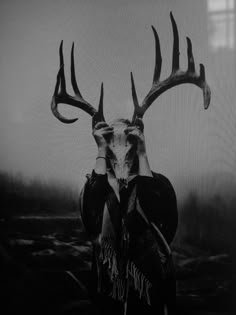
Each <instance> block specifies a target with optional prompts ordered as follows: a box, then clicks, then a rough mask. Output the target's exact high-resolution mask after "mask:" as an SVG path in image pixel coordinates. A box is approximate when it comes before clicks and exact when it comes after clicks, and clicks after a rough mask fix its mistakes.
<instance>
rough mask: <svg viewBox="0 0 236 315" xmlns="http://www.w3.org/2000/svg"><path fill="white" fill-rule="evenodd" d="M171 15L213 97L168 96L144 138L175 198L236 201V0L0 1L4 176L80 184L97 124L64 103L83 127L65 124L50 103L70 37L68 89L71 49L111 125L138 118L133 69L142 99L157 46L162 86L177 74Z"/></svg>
mask: <svg viewBox="0 0 236 315" xmlns="http://www.w3.org/2000/svg"><path fill="white" fill-rule="evenodd" d="M170 11H172V12H173V14H174V17H175V20H176V22H177V25H178V29H179V36H180V52H181V55H180V64H181V68H182V69H186V66H187V51H186V36H189V37H190V38H191V40H192V44H193V53H194V57H195V63H196V68H197V70H198V69H199V68H198V64H199V63H203V64H204V65H205V68H206V77H207V81H208V84H209V85H210V87H211V90H212V100H211V104H210V108H209V109H208V110H207V111H205V110H204V108H203V98H202V92H201V90H200V89H199V88H197V87H196V86H192V85H182V86H177V87H175V88H172V89H171V90H169V91H167V92H166V93H165V94H163V95H162V96H161V97H160V98H158V100H156V101H155V102H154V103H153V105H152V107H151V108H150V109H149V110H148V111H147V113H146V115H145V118H144V124H145V137H146V142H147V150H148V155H149V160H150V164H151V167H152V169H153V170H154V171H156V172H160V173H163V174H165V175H166V176H167V177H168V178H169V179H170V180H171V182H172V183H173V185H174V187H175V190H176V193H177V198H178V200H179V202H181V200H183V198H184V197H185V196H186V195H187V194H188V193H189V192H191V191H194V192H195V193H197V194H198V195H199V196H200V197H202V198H204V197H207V196H209V195H215V194H219V195H220V196H222V197H223V198H228V197H229V196H230V197H231V196H233V192H234V190H235V184H236V172H235V170H236V104H235V1H234V0H198V1H194V0H179V1H174V0H165V1H161V0H148V1H147V0H146V1H139V0H138V1H134V0H129V1H111V0H100V1H95V0H90V1H85V0H68V1H65V0H54V1H53V0H51V1H46V0H41V1H34V0H21V1H17V0H2V1H1V2H0V40H1V49H0V68H1V72H0V101H1V106H0V145H1V150H0V162H1V163H0V170H1V171H5V172H8V173H10V174H14V175H15V174H22V175H23V176H24V177H25V178H26V179H32V178H40V179H41V180H42V181H46V182H47V181H51V180H53V181H57V182H60V183H62V184H64V183H65V184H69V185H73V187H75V189H78V191H79V189H80V188H81V186H82V184H83V182H84V180H85V175H86V173H88V172H90V171H91V170H92V168H93V165H94V162H95V156H96V145H95V142H94V139H93V137H92V135H91V118H90V116H88V115H87V114H86V113H84V112H82V111H80V110H78V109H75V108H72V107H69V106H65V105H61V106H60V110H61V112H62V113H63V114H64V115H65V116H67V117H68V118H75V117H79V120H78V122H76V123H75V124H72V125H64V124H62V123H61V122H59V121H58V120H57V119H56V118H55V117H54V116H53V115H52V113H51V110H50V102H51V97H52V94H53V91H54V86H55V82H56V75H57V71H58V67H59V56H58V48H59V44H60V41H61V40H62V39H63V40H64V56H65V71H66V77H67V81H68V84H67V86H68V90H69V91H70V92H71V87H70V83H69V74H70V73H69V67H70V49H71V44H72V42H73V41H74V42H75V64H76V74H77V81H78V84H79V87H80V89H81V92H82V94H83V96H84V98H85V99H86V100H88V101H89V102H90V103H92V104H94V106H97V104H98V101H99V90H100V84H101V82H102V81H103V82H104V89H105V91H104V92H105V95H104V110H105V116H106V119H107V121H108V122H109V121H111V120H112V119H114V118H118V117H124V118H131V116H132V112H133V105H132V97H131V84H130V71H133V74H134V79H135V82H136V88H137V94H138V97H139V100H142V99H143V98H144V97H145V95H146V93H147V92H148V90H149V89H150V86H151V80H152V75H153V69H154V38H153V34H152V30H151V25H154V26H155V27H156V29H157V31H158V34H159V37H160V43H161V50H162V56H163V66H162V73H161V79H165V78H166V77H167V76H168V75H169V73H170V69H171V62H172V60H171V58H172V43H173V37H172V28H171V22H170V18H169V13H170Z"/></svg>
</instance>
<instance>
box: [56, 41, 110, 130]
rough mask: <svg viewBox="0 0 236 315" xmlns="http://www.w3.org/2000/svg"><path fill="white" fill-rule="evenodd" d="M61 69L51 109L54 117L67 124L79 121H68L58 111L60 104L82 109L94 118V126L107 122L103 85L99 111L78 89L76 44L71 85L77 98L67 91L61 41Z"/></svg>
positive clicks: (72, 54)
mask: <svg viewBox="0 0 236 315" xmlns="http://www.w3.org/2000/svg"><path fill="white" fill-rule="evenodd" d="M59 55H60V69H59V71H58V74H57V81H56V86H55V91H54V94H53V97H52V102H51V109H52V112H53V114H54V116H55V117H56V118H57V119H59V120H60V121H61V122H63V123H65V124H71V123H73V122H75V121H76V120H78V118H74V119H68V118H65V117H63V116H62V115H61V114H60V113H59V111H58V108H57V106H58V104H60V103H63V104H67V105H71V106H74V107H77V108H80V109H82V110H83V111H85V112H86V113H88V114H89V115H90V116H92V117H93V126H94V125H95V124H96V122H98V121H105V119H104V115H103V84H102V85H101V94H100V101H99V106H98V110H96V109H95V108H94V107H93V106H92V105H91V104H89V103H88V102H87V101H86V100H85V99H84V98H83V97H82V95H81V93H80V90H79V88H78V85H77V82H76V76H75V64H74V43H73V44H72V48H71V84H72V87H73V90H74V93H75V96H71V95H69V94H68V93H67V91H66V80H65V73H64V58H63V41H61V44H60V49H59ZM59 88H60V91H59Z"/></svg>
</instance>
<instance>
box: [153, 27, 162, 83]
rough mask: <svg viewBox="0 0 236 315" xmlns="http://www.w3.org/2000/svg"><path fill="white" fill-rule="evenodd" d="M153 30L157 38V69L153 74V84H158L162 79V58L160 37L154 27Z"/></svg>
mask: <svg viewBox="0 0 236 315" xmlns="http://www.w3.org/2000/svg"><path fill="white" fill-rule="evenodd" d="M152 30H153V34H154V38H155V68H154V74H153V84H156V83H157V82H159V79H160V74H161V66H162V58H161V47H160V41H159V36H158V34H157V31H156V29H155V27H154V26H152Z"/></svg>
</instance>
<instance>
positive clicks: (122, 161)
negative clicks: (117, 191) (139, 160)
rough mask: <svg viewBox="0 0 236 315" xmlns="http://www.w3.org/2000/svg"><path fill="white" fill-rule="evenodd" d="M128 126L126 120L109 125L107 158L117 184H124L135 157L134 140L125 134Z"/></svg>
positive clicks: (128, 123)
mask: <svg viewBox="0 0 236 315" xmlns="http://www.w3.org/2000/svg"><path fill="white" fill-rule="evenodd" d="M130 125H131V123H130V122H129V121H128V120H125V119H118V120H115V121H114V122H112V123H111V125H110V126H111V127H113V134H112V135H111V136H110V137H108V139H107V144H108V152H107V158H108V159H109V161H110V164H111V167H112V170H113V171H114V173H115V177H116V179H117V180H118V182H119V184H126V181H127V178H128V176H129V175H130V173H131V171H132V167H133V166H134V161H135V157H136V143H135V139H134V138H133V137H132V136H130V135H129V134H127V132H126V130H127V127H129V126H130Z"/></svg>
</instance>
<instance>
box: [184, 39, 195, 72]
mask: <svg viewBox="0 0 236 315" xmlns="http://www.w3.org/2000/svg"><path fill="white" fill-rule="evenodd" d="M186 39H187V55H188V70H187V72H188V73H195V63H194V58H193V52H192V42H191V39H190V38H189V37H186Z"/></svg>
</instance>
